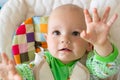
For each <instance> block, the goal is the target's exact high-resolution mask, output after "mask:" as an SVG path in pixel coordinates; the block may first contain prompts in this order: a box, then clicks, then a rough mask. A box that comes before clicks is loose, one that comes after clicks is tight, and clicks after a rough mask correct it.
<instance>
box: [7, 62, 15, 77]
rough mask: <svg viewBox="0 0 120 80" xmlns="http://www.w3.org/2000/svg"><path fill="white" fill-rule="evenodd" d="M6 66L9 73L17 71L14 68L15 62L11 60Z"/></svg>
mask: <svg viewBox="0 0 120 80" xmlns="http://www.w3.org/2000/svg"><path fill="white" fill-rule="evenodd" d="M8 68H9V69H8V70H9V73H10V74H12V75H14V74H16V73H17V72H16V69H15V64H14V62H13V60H10V61H9V67H8Z"/></svg>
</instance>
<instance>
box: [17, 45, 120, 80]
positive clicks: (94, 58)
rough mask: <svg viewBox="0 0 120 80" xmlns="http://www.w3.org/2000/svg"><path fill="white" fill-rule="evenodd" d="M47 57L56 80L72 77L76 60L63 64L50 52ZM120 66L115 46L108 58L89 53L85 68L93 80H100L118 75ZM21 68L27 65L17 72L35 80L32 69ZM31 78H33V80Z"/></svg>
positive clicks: (92, 52)
mask: <svg viewBox="0 0 120 80" xmlns="http://www.w3.org/2000/svg"><path fill="white" fill-rule="evenodd" d="M45 56H46V60H47V62H48V64H49V66H50V68H51V71H52V73H53V76H54V78H55V80H67V79H68V78H69V76H70V75H71V73H72V70H73V68H74V66H75V64H76V62H77V61H78V60H75V61H73V62H71V63H68V64H63V63H62V62H61V61H60V60H58V59H56V58H54V57H53V56H52V55H51V54H50V53H49V52H48V51H47V52H45ZM119 65H120V58H119V57H118V49H117V48H116V47H115V46H114V45H113V52H112V53H111V54H110V55H109V56H107V57H102V56H99V55H98V54H97V52H96V51H94V50H93V51H91V52H89V54H88V58H87V61H86V65H85V66H86V67H87V68H88V70H89V72H90V74H91V76H90V77H91V80H99V79H103V78H107V77H110V76H112V75H114V74H115V73H117V72H118V69H119ZM20 66H21V67H22V66H23V68H24V67H25V65H24V64H21V65H18V67H17V70H18V71H19V73H20V74H21V75H22V76H23V77H24V78H26V79H27V80H34V77H33V73H32V71H31V69H27V70H22V68H21V67H20ZM26 66H27V65H26ZM25 68H29V67H25ZM25 73H29V74H25ZM27 75H28V76H27ZM29 76H31V78H30V77H29Z"/></svg>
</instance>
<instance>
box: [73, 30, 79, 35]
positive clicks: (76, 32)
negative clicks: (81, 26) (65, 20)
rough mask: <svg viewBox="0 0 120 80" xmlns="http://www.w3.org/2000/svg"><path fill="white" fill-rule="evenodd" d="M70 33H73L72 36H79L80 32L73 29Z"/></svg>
mask: <svg viewBox="0 0 120 80" xmlns="http://www.w3.org/2000/svg"><path fill="white" fill-rule="evenodd" d="M72 35H73V36H80V32H78V31H74V32H73V33H72Z"/></svg>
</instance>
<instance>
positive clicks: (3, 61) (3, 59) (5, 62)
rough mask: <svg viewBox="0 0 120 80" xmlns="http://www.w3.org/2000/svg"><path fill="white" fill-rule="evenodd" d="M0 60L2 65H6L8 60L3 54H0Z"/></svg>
mask: <svg viewBox="0 0 120 80" xmlns="http://www.w3.org/2000/svg"><path fill="white" fill-rule="evenodd" d="M1 58H2V63H3V64H6V65H7V64H8V60H9V59H8V57H7V55H6V54H5V53H2V54H1Z"/></svg>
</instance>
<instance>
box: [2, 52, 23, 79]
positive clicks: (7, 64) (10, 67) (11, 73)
mask: <svg viewBox="0 0 120 80" xmlns="http://www.w3.org/2000/svg"><path fill="white" fill-rule="evenodd" d="M1 58H2V61H1V62H0V78H2V80H22V78H21V76H20V75H19V74H18V73H17V71H16V69H15V65H14V62H13V61H12V60H9V59H8V57H7V56H6V54H5V53H2V54H1Z"/></svg>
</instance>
